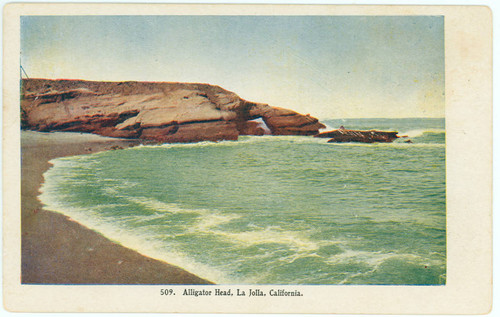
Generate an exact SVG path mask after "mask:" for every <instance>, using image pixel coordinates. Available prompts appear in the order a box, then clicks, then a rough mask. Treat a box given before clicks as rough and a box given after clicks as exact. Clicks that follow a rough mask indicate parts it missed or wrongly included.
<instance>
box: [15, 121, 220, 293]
mask: <svg viewBox="0 0 500 317" xmlns="http://www.w3.org/2000/svg"><path fill="white" fill-rule="evenodd" d="M140 143H141V142H140V141H139V140H135V139H132V140H130V139H114V138H106V137H101V136H98V135H93V134H81V133H68V132H55V133H54V132H50V133H42V132H34V131H22V132H21V175H22V176H21V283H22V284H213V283H212V282H210V281H208V280H205V279H203V278H200V277H198V276H196V275H194V274H191V273H189V272H187V271H185V270H183V269H182V268H179V267H177V266H174V265H171V264H168V263H166V262H163V261H160V260H157V259H153V258H150V257H147V256H145V255H142V254H140V253H138V252H136V251H134V250H131V249H128V248H126V247H124V246H122V245H119V244H117V243H114V242H112V241H110V240H109V239H107V238H105V237H104V236H102V235H101V234H99V233H98V232H96V231H93V230H91V229H89V228H87V227H85V226H83V225H81V224H79V223H77V222H76V221H74V220H72V219H71V218H69V217H67V216H65V215H63V214H60V213H57V212H54V211H50V210H46V209H44V208H43V206H42V204H41V202H40V200H39V199H38V195H39V194H40V187H41V185H42V183H43V181H44V179H43V174H44V173H45V172H46V171H47V170H48V169H49V168H50V167H51V164H50V163H49V161H50V160H52V159H55V158H58V157H64V156H74V155H82V154H91V153H96V152H100V151H106V150H112V149H113V147H123V148H126V147H129V146H135V145H138V144H140Z"/></svg>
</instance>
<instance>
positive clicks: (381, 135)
mask: <svg viewBox="0 0 500 317" xmlns="http://www.w3.org/2000/svg"><path fill="white" fill-rule="evenodd" d="M397 134H398V132H397V131H376V130H370V131H361V130H346V129H338V130H333V131H328V132H323V133H320V134H318V135H315V137H318V138H330V140H328V142H329V143H343V142H361V143H375V142H385V143H389V142H392V141H394V140H396V139H397V138H399V137H398V135H397Z"/></svg>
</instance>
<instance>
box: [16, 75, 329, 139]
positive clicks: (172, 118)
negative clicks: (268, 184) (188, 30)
mask: <svg viewBox="0 0 500 317" xmlns="http://www.w3.org/2000/svg"><path fill="white" fill-rule="evenodd" d="M258 118H261V119H262V121H263V122H264V123H265V124H266V125H267V128H268V129H269V130H270V131H271V133H272V134H274V135H315V134H317V133H318V130H319V129H321V128H324V125H323V124H321V123H319V122H318V119H316V118H313V117H311V116H309V115H302V114H299V113H297V112H295V111H292V110H288V109H283V108H278V107H271V106H269V105H267V104H262V103H254V102H250V101H246V100H243V99H241V98H240V97H238V96H237V95H236V94H235V93H233V92H230V91H227V90H225V89H222V88H221V87H218V86H212V85H208V84H189V83H164V82H96V81H82V80H48V79H23V80H22V87H21V126H22V128H23V129H29V130H36V131H78V132H90V133H95V134H99V135H104V136H111V137H121V138H139V139H146V140H154V141H157V142H197V141H207V140H208V141H218V140H236V139H237V138H238V136H239V135H261V134H264V131H265V129H264V128H263V127H262V126H260V124H259V123H258V122H256V121H254V120H255V119H258Z"/></svg>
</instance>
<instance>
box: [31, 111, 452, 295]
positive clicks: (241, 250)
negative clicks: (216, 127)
mask: <svg viewBox="0 0 500 317" xmlns="http://www.w3.org/2000/svg"><path fill="white" fill-rule="evenodd" d="M323 122H324V123H325V124H326V125H328V126H329V127H338V126H340V125H343V126H344V127H345V128H349V129H382V130H395V131H399V132H400V133H399V135H408V136H409V138H410V139H411V140H412V141H413V143H405V142H404V140H403V139H398V140H396V141H395V142H394V143H390V144H355V143H346V144H334V143H327V139H320V138H313V137H306V136H245V137H240V139H239V141H223V142H218V143H213V142H200V143H194V144H165V145H160V146H139V147H135V148H130V149H125V150H119V151H107V152H101V153H97V154H91V155H82V156H75V157H66V158H58V159H56V160H53V161H52V163H53V165H54V166H53V167H52V168H51V169H50V170H49V171H47V172H46V174H45V183H44V185H43V187H42V195H41V196H40V198H41V200H42V202H43V203H44V204H45V205H46V208H48V209H50V210H55V211H59V212H61V213H64V214H66V215H68V216H69V217H71V218H73V219H74V220H76V221H78V222H80V223H82V224H84V225H85V226H87V227H89V228H92V229H94V230H96V231H98V232H100V233H102V234H103V235H104V236H106V237H108V238H110V239H111V240H113V241H116V242H118V243H120V244H122V245H124V246H127V247H130V248H132V249H135V250H137V251H139V252H141V253H143V254H145V255H149V256H152V257H155V258H159V259H163V260H165V261H167V262H169V263H172V264H176V265H178V266H180V267H183V268H185V269H187V270H188V271H191V272H192V273H195V274H197V275H199V276H201V277H203V278H207V279H209V280H211V281H213V282H216V283H222V284H391V285H394V284H405V285H408V284H416V285H436V284H445V282H446V230H445V229H446V196H445V192H446V190H445V130H444V128H445V127H444V119H345V120H323Z"/></svg>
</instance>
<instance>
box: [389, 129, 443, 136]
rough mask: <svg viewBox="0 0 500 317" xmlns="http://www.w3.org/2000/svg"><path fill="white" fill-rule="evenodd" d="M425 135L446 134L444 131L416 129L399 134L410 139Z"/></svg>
mask: <svg viewBox="0 0 500 317" xmlns="http://www.w3.org/2000/svg"><path fill="white" fill-rule="evenodd" d="M424 133H445V130H444V129H416V130H410V131H407V132H399V133H398V135H399V136H404V135H406V136H408V137H409V138H416V137H420V136H423V135H424Z"/></svg>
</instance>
